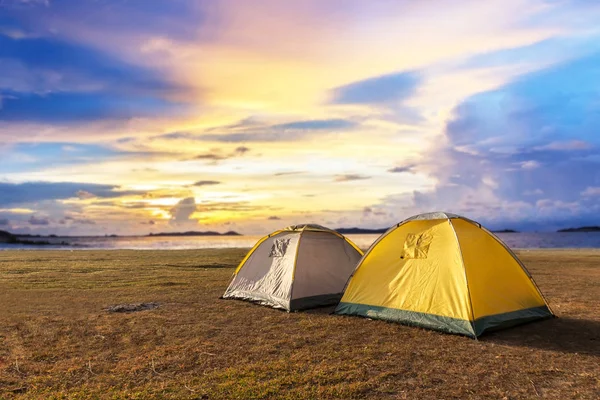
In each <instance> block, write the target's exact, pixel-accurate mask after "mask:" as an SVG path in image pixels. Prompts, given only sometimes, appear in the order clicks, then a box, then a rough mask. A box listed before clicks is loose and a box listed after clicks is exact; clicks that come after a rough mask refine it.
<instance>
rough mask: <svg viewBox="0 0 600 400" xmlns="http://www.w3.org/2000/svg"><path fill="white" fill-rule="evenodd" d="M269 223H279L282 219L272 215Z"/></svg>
mask: <svg viewBox="0 0 600 400" xmlns="http://www.w3.org/2000/svg"><path fill="white" fill-rule="evenodd" d="M267 219H268V220H269V221H279V220H281V218H279V217H278V216H276V215H271V216H270V217H269V218H267Z"/></svg>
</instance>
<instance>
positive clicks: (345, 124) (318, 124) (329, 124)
mask: <svg viewBox="0 0 600 400" xmlns="http://www.w3.org/2000/svg"><path fill="white" fill-rule="evenodd" d="M355 125H356V124H355V123H354V122H352V121H348V120H345V119H321V120H308V121H296V122H288V123H287V124H279V125H272V126H271V127H270V129H273V130H280V129H282V130H307V131H320V130H339V129H350V128H352V127H354V126H355Z"/></svg>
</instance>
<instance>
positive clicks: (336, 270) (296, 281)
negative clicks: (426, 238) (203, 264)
mask: <svg viewBox="0 0 600 400" xmlns="http://www.w3.org/2000/svg"><path fill="white" fill-rule="evenodd" d="M361 257H362V251H360V249H358V247H356V245H355V244H354V243H352V242H351V241H350V240H348V239H347V238H346V237H344V236H343V235H341V234H340V233H338V232H336V231H334V230H331V229H328V228H325V227H322V226H319V225H294V226H289V227H287V228H285V229H283V230H280V231H276V232H273V233H272V234H270V235H268V236H265V237H263V238H262V239H260V240H259V241H258V242H257V243H256V245H255V246H254V247H253V248H252V250H250V252H249V253H248V254H247V255H246V257H245V258H244V259H243V260H242V262H241V263H240V265H239V267H238V268H237V269H236V271H235V273H234V276H233V280H232V281H231V283H230V284H229V287H228V288H227V290H226V291H225V294H224V295H223V298H225V299H242V300H249V301H255V302H257V303H260V304H263V305H268V306H271V307H275V308H282V309H284V310H287V311H296V310H301V309H307V308H311V307H319V306H325V305H332V304H337V302H338V301H339V300H340V298H341V297H342V292H343V290H344V286H345V285H346V282H347V281H348V278H349V277H350V275H351V274H352V272H353V271H354V268H355V267H356V264H357V263H358V261H359V260H360V258H361Z"/></svg>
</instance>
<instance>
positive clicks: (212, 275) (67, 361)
mask: <svg viewBox="0 0 600 400" xmlns="http://www.w3.org/2000/svg"><path fill="white" fill-rule="evenodd" d="M245 251H246V250H241V249H240V250H238V249H235V250H197V251H74V252H69V251H3V252H0V398H33V399H38V398H50V399H63V398H64V399H77V398H81V399H88V398H107V399H147V398H172V399H181V398H184V399H198V398H200V399H202V398H208V399H273V398H282V399H305V398H341V399H352V398H368V399H371V398H382V399H398V398H400V399H402V398H407V399H415V398H431V399H434V398H436V399H437V398H445V399H452V398H456V399H465V398H499V399H502V398H507V399H512V398H538V397H539V398H552V399H565V398H580V399H597V398H599V397H600V383H599V382H600V381H599V379H600V367H599V365H600V307H598V301H599V300H600V252H598V251H531V252H521V253H520V256H521V258H522V260H523V261H524V262H525V264H526V265H527V267H528V268H529V270H530V271H531V272H532V274H533V276H534V278H535V279H536V282H537V283H538V285H539V286H540V288H541V289H542V291H543V292H544V294H545V295H546V297H547V298H548V300H549V302H550V306H551V307H552V308H553V309H554V311H555V312H556V313H557V314H558V315H559V317H560V318H558V319H554V320H548V321H542V322H538V323H532V324H529V325H525V326H521V327H517V328H513V329H510V330H505V331H501V332H497V333H493V334H488V335H484V336H483V337H482V338H481V339H480V340H478V341H475V340H471V339H467V338H464V337H460V336H452V335H446V334H442V333H438V332H434V331H428V330H423V329H419V328H411V327H405V326H401V325H398V324H392V323H386V322H382V321H372V320H367V319H362V318H353V317H339V316H333V315H329V312H331V311H332V309H331V308H328V309H317V310H312V311H309V312H303V313H292V314H288V313H285V312H282V311H278V310H274V309H270V308H266V307H261V306H257V305H254V304H250V303H246V302H240V301H233V300H219V299H218V298H219V296H220V295H222V294H223V292H224V290H225V288H226V286H227V284H228V283H229V279H230V278H231V274H232V272H233V268H234V267H235V266H236V265H237V263H238V262H239V261H240V260H241V258H242V257H243V256H244V254H245ZM151 301H152V302H158V303H160V307H159V308H158V309H155V310H150V311H142V312H137V313H130V314H117V313H108V312H106V311H105V308H106V307H108V306H110V305H113V304H119V303H136V302H151Z"/></svg>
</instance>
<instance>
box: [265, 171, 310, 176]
mask: <svg viewBox="0 0 600 400" xmlns="http://www.w3.org/2000/svg"><path fill="white" fill-rule="evenodd" d="M304 173H306V171H288V172H276V173H274V174H273V176H286V175H298V174H304Z"/></svg>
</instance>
